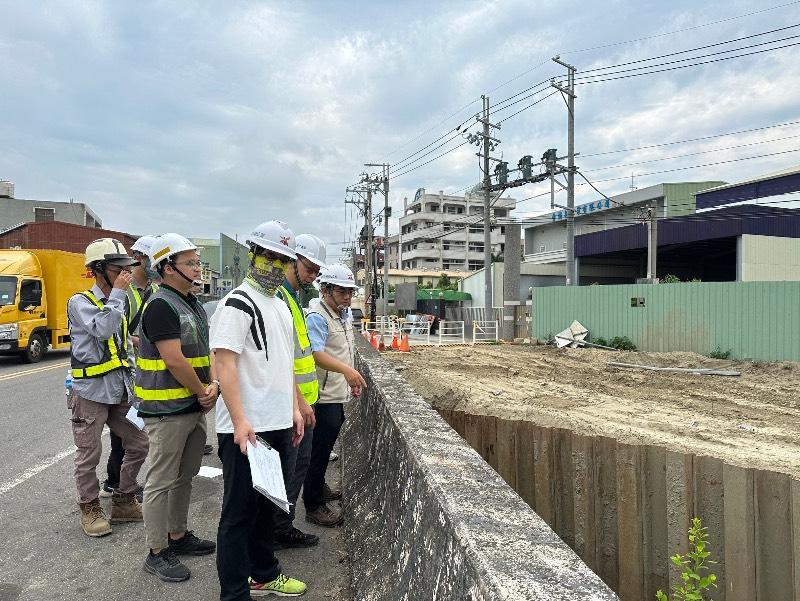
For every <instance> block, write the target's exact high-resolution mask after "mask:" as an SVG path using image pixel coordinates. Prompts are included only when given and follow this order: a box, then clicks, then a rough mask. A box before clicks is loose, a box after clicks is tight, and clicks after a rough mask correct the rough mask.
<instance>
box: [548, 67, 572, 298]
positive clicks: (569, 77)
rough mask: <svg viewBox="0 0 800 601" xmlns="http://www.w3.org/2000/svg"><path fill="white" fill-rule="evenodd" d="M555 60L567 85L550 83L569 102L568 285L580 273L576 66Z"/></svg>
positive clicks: (570, 284)
mask: <svg viewBox="0 0 800 601" xmlns="http://www.w3.org/2000/svg"><path fill="white" fill-rule="evenodd" d="M553 61H554V62H556V63H558V64H559V65H561V66H562V67H566V69H567V87H566V88H564V87H563V86H561V85H559V84H557V83H555V82H553V81H551V82H550V85H551V86H553V87H554V88H556V89H557V90H559V91H560V92H561V93H562V94H563V95H564V96H566V102H567V259H566V261H567V264H566V271H567V278H566V284H567V286H577V285H578V273H577V269H576V268H575V267H576V266H575V98H576V96H575V71H576V69H575V67H573V66H572V65H569V64H567V63H565V62H563V61H562V60H560V58H559V57H558V56H556V57H554V58H553Z"/></svg>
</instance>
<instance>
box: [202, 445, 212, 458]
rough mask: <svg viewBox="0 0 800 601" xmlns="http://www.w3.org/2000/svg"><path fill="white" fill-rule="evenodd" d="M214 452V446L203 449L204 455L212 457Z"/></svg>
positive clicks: (206, 446)
mask: <svg viewBox="0 0 800 601" xmlns="http://www.w3.org/2000/svg"><path fill="white" fill-rule="evenodd" d="M213 452H214V446H213V445H210V444H207V445H205V446H204V447H203V455H211V453H213Z"/></svg>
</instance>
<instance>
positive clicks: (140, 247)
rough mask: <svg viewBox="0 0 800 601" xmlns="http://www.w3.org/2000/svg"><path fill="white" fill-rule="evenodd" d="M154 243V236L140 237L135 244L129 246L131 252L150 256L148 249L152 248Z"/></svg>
mask: <svg viewBox="0 0 800 601" xmlns="http://www.w3.org/2000/svg"><path fill="white" fill-rule="evenodd" d="M155 241H156V236H141V237H140V238H139V239H138V240H136V242H134V243H133V246H131V251H133V252H138V253H142V254H143V255H148V256H149V255H150V248H151V247H152V246H153V242H155Z"/></svg>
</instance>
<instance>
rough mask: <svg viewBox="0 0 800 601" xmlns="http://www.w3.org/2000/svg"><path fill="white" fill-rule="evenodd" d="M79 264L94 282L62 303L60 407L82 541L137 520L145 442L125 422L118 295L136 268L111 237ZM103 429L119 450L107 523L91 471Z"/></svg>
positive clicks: (127, 345)
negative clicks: (65, 360) (66, 330)
mask: <svg viewBox="0 0 800 601" xmlns="http://www.w3.org/2000/svg"><path fill="white" fill-rule="evenodd" d="M85 265H86V267H87V268H88V269H89V270H90V272H91V273H92V275H93V276H94V278H95V284H94V286H92V288H91V289H90V290H87V291H86V292H81V293H78V294H75V295H74V296H73V297H72V298H70V300H69V302H68V303H67V315H68V316H69V327H70V339H71V346H70V364H71V372H70V373H71V376H72V390H71V393H70V395H69V397H68V400H67V406H68V407H69V409H70V411H71V421H72V434H73V437H74V439H75V446H76V447H77V449H76V451H75V483H76V485H77V488H78V504H79V506H80V509H81V516H80V524H81V528H83V531H84V533H85V534H86V535H87V536H94V537H96V536H104V535H106V534H109V533H110V532H111V523H113V522H129V521H141V519H142V509H141V506H140V505H139V503H138V501H137V500H136V494H135V493H136V490H137V488H138V484H137V482H136V477H137V476H138V474H139V470H140V468H141V467H142V463H144V460H145V457H146V456H147V448H148V441H147V436H146V435H145V434H144V433H143V432H142V431H140V430H139V429H137V428H136V427H135V426H134V425H133V424H132V423H131V422H130V421H128V420H127V419H126V418H125V416H126V414H127V413H128V411H129V409H130V407H131V405H130V402H129V401H130V399H132V398H133V390H132V384H133V382H132V375H133V374H132V367H131V356H132V352H133V346H132V342H131V339H130V334H129V331H128V322H127V317H126V302H125V291H126V290H127V289H128V287H129V286H130V283H131V281H132V276H131V273H130V271H129V270H130V268H131V266H134V265H136V261H135V260H134V259H133V258H131V257H130V256H128V254H127V252H126V251H125V247H124V246H122V244H121V243H120V242H119V241H117V240H114V239H112V238H101V239H99V240H95V241H94V242H92V243H91V244H89V246H88V247H87V248H86V257H85ZM104 425H108V427H109V428H110V429H111V431H112V432H114V433H115V434H117V435H118V436H119V437H120V439H121V441H122V444H123V445H124V447H125V448H126V449H127V452H126V454H125V458H124V460H123V462H122V466H121V470H120V481H119V484H118V487H117V488H116V489H115V490H114V491H113V499H112V504H111V521H110V522H109V520H108V519H107V518H106V516H105V514H104V512H103V509H102V507H101V506H100V501H99V499H98V496H99V491H100V485H99V482H98V481H97V464H98V462H99V461H100V455H101V452H102V444H101V439H100V437H101V435H102V433H103V426H104Z"/></svg>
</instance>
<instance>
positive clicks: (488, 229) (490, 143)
mask: <svg viewBox="0 0 800 601" xmlns="http://www.w3.org/2000/svg"><path fill="white" fill-rule="evenodd" d="M481 98H482V99H483V113H482V115H481V118H480V119H478V121H479V122H481V123H482V124H483V134H482V135H481V136H480V137H481V138H483V154H482V155H481V154H479V155H478V156H481V157H482V158H483V278H484V287H485V290H484V296H483V302H484V307H485V308H486V317H487V319H488V318H489V317H490V316H491V310H492V307H493V305H494V302H493V298H494V297H493V294H492V218H491V208H492V181H491V177H492V174H491V172H490V170H489V161H490V160H491V155H490V153H491V151H492V150H494V149H495V146H496V145H497V144H499V143H500V140H498V139H496V138H493V137H492V136H491V129H492V128H495V129H500V125H499V124H498V125H494V124H492V123H490V122H489V97H488V96H481ZM468 217H469V216H468ZM467 228H469V226H467ZM468 250H469V248H468ZM467 256H469V255H467Z"/></svg>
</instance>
